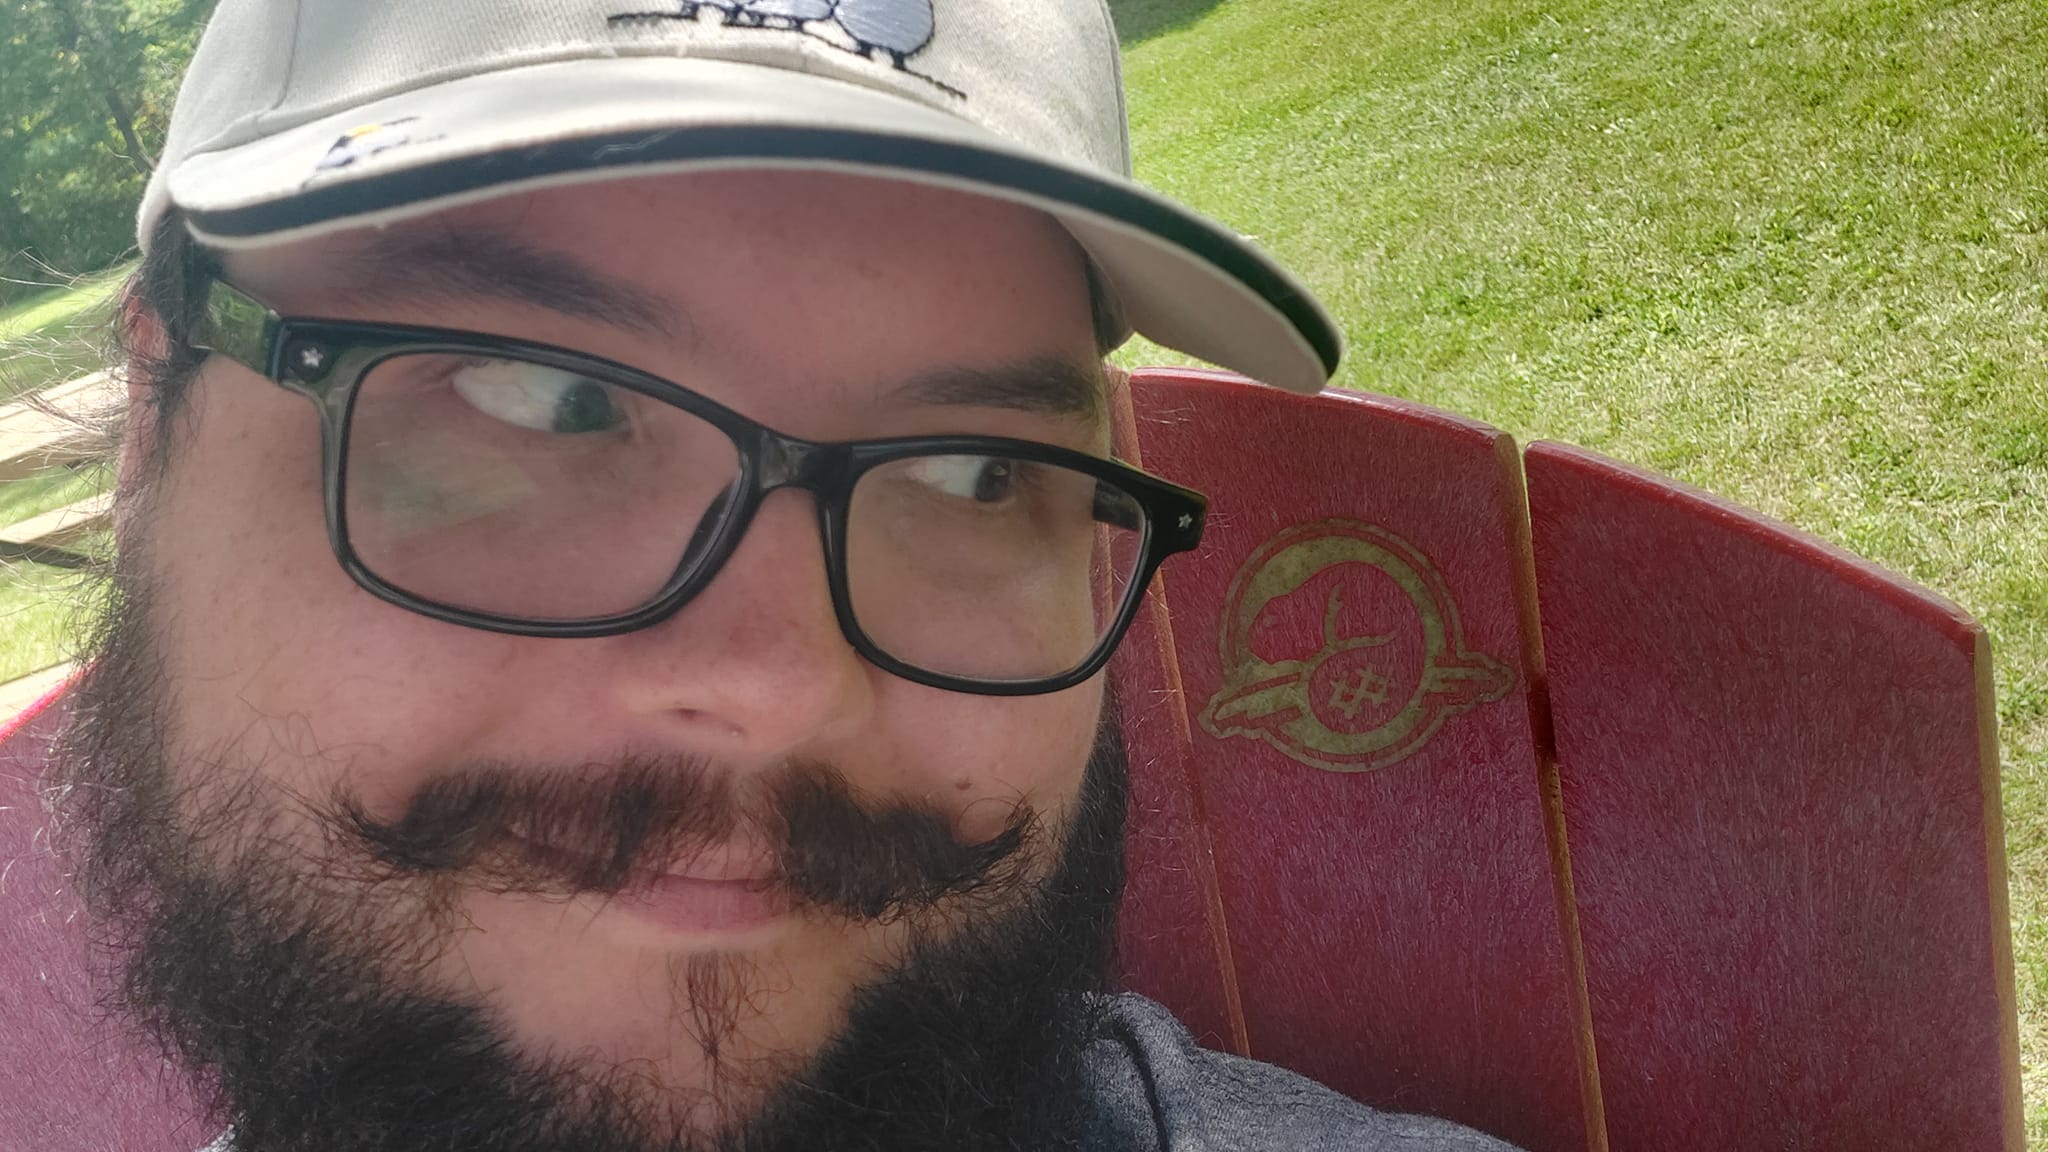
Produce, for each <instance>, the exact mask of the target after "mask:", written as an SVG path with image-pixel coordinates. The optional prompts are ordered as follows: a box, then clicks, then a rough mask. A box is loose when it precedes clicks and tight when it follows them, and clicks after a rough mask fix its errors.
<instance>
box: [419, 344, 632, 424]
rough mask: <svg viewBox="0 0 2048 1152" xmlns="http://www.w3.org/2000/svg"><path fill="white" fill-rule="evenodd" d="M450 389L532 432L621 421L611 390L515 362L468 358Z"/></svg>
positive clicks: (555, 370) (479, 408)
mask: <svg viewBox="0 0 2048 1152" xmlns="http://www.w3.org/2000/svg"><path fill="white" fill-rule="evenodd" d="M453 383H454V386H455V391H456V393H457V394H458V395H460V396H461V397H462V398H463V399H464V400H467V401H469V403H470V405H471V406H473V407H474V408H476V410H477V411H479V412H482V413H483V414H484V415H486V416H489V417H492V418H493V419H497V420H503V421H504V422H505V423H507V424H512V425H516V426H517V427H520V428H531V429H533V430H534V431H536V432H555V433H560V434H563V435H576V434H579V433H586V432H603V431H606V430H607V429H611V428H616V427H618V426H619V425H621V424H623V423H625V413H623V412H621V411H620V410H619V405H618V401H617V400H616V399H615V398H614V396H613V394H612V389H610V388H608V387H606V386H605V385H603V384H599V383H597V382H596V381H594V380H590V379H587V378H585V377H582V376H578V375H576V374H575V373H574V372H565V371H563V370H561V369H559V368H549V367H547V366H546V365H543V364H528V363H525V362H523V361H519V360H471V361H469V362H468V363H466V364H463V365H462V366H460V367H458V368H457V369H456V370H455V374H454V377H453Z"/></svg>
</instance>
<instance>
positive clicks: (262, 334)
mask: <svg viewBox="0 0 2048 1152" xmlns="http://www.w3.org/2000/svg"><path fill="white" fill-rule="evenodd" d="M283 323H284V321H283V319H282V318H280V317H279V316H278V314H277V313H275V312H272V311H271V310H270V309H268V308H265V307H264V306H263V305H261V304H259V303H257V302H256V301H255V300H252V299H250V298H249V297H248V296H246V295H244V294H243V293H242V291H241V290H240V289H238V288H236V287H235V286H234V285H232V284H230V283H228V282H227V281H225V280H215V281H214V282H213V286H212V288H210V289H209V290H208V291H207V296H206V320H205V326H204V327H203V328H202V329H201V330H200V331H199V333H198V335H197V337H196V338H195V339H194V341H193V344H194V346H195V347H197V348H199V349H201V350H203V351H207V352H212V353H215V354H217V355H220V356H225V357H227V358H228V359H230V360H233V361H234V362H235V363H237V364H240V365H242V366H243V367H244V368H247V369H249V370H250V371H252V372H255V373H256V374H257V375H259V376H267V377H269V378H270V379H273V380H275V379H277V365H276V363H275V362H274V361H275V359H276V353H277V331H278V328H279V327H280V326H281V325H282V324H283Z"/></svg>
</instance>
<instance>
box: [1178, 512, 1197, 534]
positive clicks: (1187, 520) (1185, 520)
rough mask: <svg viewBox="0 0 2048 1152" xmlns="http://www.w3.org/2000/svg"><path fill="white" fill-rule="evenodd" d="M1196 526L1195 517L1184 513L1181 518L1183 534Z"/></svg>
mask: <svg viewBox="0 0 2048 1152" xmlns="http://www.w3.org/2000/svg"><path fill="white" fill-rule="evenodd" d="M1194 526H1195V518H1194V517H1193V516H1189V515H1187V514H1185V513H1183V514H1182V515H1181V518H1180V530H1181V531H1183V532H1185V531H1187V530H1188V529H1190V528H1193V527H1194Z"/></svg>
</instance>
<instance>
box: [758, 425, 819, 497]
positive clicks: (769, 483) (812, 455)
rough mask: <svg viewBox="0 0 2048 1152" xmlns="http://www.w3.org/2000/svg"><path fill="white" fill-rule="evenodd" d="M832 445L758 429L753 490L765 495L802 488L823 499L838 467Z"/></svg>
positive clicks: (771, 430)
mask: <svg viewBox="0 0 2048 1152" xmlns="http://www.w3.org/2000/svg"><path fill="white" fill-rule="evenodd" d="M835 447H836V446H835V445H831V444H816V443H813V442H811V441H809V440H798V439H797V438H795V437H793V436H785V435H783V434H782V433H780V432H777V431H775V430H774V429H772V428H763V429H761V430H760V434H759V438H758V439H757V440H756V441H755V446H754V460H755V465H754V489H755V491H756V493H757V494H758V495H760V496H766V495H768V494H769V493H770V492H773V491H775V490H776V489H778V488H802V489H805V490H807V491H809V492H810V493H811V494H812V495H813V496H816V497H819V498H821V499H822V498H823V497H825V496H826V495H827V494H828V489H829V488H830V487H831V484H832V481H833V478H834V477H835V476H836V475H837V474H838V472H839V471H840V470H841V469H840V467H839V464H840V461H839V460H838V458H837V454H836V453H835V452H834V451H833V449H834V448H835Z"/></svg>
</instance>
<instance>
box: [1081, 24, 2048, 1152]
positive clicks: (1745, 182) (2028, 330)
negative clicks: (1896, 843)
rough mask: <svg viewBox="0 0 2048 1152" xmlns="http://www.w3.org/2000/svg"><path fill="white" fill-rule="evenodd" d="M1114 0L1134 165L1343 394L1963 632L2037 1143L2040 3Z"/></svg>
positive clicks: (2047, 33)
mask: <svg viewBox="0 0 2048 1152" xmlns="http://www.w3.org/2000/svg"><path fill="white" fill-rule="evenodd" d="M1112 6H1113V7H1114V8H1115V9H1116V10H1117V12H1118V14H1119V16H1120V18H1122V19H1123V21H1124V23H1123V27H1124V28H1125V29H1126V75H1127V77H1128V80H1129V84H1130V89H1131V116H1132V120H1133V144H1134V147H1135V149H1136V154H1137V167H1138V173H1139V176H1140V177H1141V178H1142V179H1144V180H1146V181H1147V182H1149V183H1151V184H1153V185H1155V186H1157V187H1160V188H1162V189H1164V190H1165V191H1167V192H1169V193H1171V194H1173V195H1175V196H1177V197H1179V198H1182V199H1184V200H1187V201H1189V202H1191V203H1193V204H1196V205H1198V206H1200V207H1202V208H1204V209H1206V210H1208V211H1210V212H1212V213H1214V214H1215V215H1217V216H1219V217H1221V218H1222V219H1223V220H1225V221H1227V222H1228V223H1230V224H1232V225H1234V226H1236V227H1237V228H1239V229H1241V230H1243V231H1245V232H1247V233H1250V234H1253V235H1255V236H1256V237H1257V238H1258V239H1259V240H1260V241H1261V242H1262V243H1264V244H1265V245H1266V246H1267V247H1268V248H1270V249H1271V250H1272V251H1274V252H1275V253H1277V254H1278V255H1279V256H1280V257H1281V258H1282V259H1284V260H1285V261H1286V262H1287V263H1288V264H1289V265H1290V266H1292V267H1293V268H1295V269H1296V270H1298V271H1299V272H1300V273H1301V274H1302V275H1303V276H1304V277H1305V278H1306V279H1307V280H1308V281H1309V282H1310V283H1311V284H1312V285H1313V286H1314V287H1315V289H1316V290H1317V291H1318V292H1319V293H1320V294H1321V295H1322V297H1323V299H1324V300H1325V301H1326V302H1327V303H1328V304H1329V305H1330V307H1331V308H1332V310H1333V311H1334V312H1335V313H1336V315H1337V317H1338V319H1339V321H1340V323H1341V325H1342V327H1343V328H1344V330H1345V332H1346V333H1347V334H1348V335H1349V337H1350V340H1351V349H1350V358H1349V360H1348V361H1347V363H1346V365H1345V368H1344V370H1343V374H1342V376H1341V377H1340V382H1341V383H1342V384H1343V385H1345V386H1347V387H1354V388H1363V389H1369V390H1372V391H1377V392H1385V393H1391V394H1394V395H1400V396H1407V397H1413V398H1415V399H1419V400H1422V401H1426V402H1428V403H1432V404H1437V405H1441V406H1443V407H1446V408H1450V409H1453V410H1455V411H1458V412H1461V413H1465V414H1467V415H1472V416H1476V417H1479V418H1481V419H1485V420H1489V421H1491V422H1493V423H1496V424H1498V425H1500V426H1502V427H1504V428H1506V429H1508V430H1510V431H1512V432H1514V433H1516V434H1518V435H1519V436H1522V437H1524V438H1536V437H1552V438H1557V439H1562V440H1568V441H1572V442H1574V443H1579V444H1584V445H1588V446H1590V447H1593V448H1596V449H1599V450H1600V451H1603V452H1606V453H1609V454H1611V455H1614V456H1618V457H1620V458H1622V459H1625V460H1629V461H1633V462H1635V463H1638V464H1642V465H1646V466H1648V467H1651V468H1655V469H1657V470H1659V471H1662V472H1666V473H1669V474H1671V475H1674V476H1676V477H1679V478H1680V479H1683V480H1686V481H1690V482H1692V483H1696V484H1699V485H1701V486H1703V487H1706V488H1709V489H1712V490H1713V491H1715V492H1717V493H1720V494H1722V495H1724V496H1727V497H1730V498H1732V499H1735V500H1737V501H1740V502H1742V503H1744V504H1748V505H1750V506H1752V507H1755V508H1759V509H1762V510H1763V511H1766V512H1768V513H1771V514H1772V515H1775V516H1779V517H1782V518H1784V519H1786V520H1789V521H1791V522H1793V523H1795V524H1798V525H1800V526H1802V527H1804V528H1807V529H1809V530H1812V531H1814V532H1817V533H1819V534H1820V535H1823V536H1825V537H1828V538H1829V539H1832V540H1835V541H1838V542H1840V543H1842V544H1845V545H1847V546H1848V547H1850V548H1853V549H1855V550H1856V551H1858V552H1860V553H1862V554H1864V555H1866V556H1869V557H1871V558H1873V559H1875V560H1877V561H1879V562H1881V563H1883V564H1885V565H1887V566H1889V567H1891V568H1893V569H1896V570H1898V571H1900V572H1903V573H1906V574H1907V575H1909V576H1911V577H1913V578H1914V579H1916V580H1919V581H1921V582H1923V583H1926V584H1928V585H1930V586H1932V587H1934V588H1936V589H1938V590H1940V591H1941V592H1943V593H1945V594H1947V595H1948V596H1950V597H1952V598H1953V599H1955V600H1957V601H1958V602H1960V603H1961V604H1962V605H1963V606H1964V607H1966V608H1967V609H1969V610H1970V611H1971V612H1972V613H1974V614H1975V615H1976V616H1977V618H1978V619H1980V620H1982V621H1984V622H1985V624H1986V625H1987V626H1988V627H1989V628H1990V630H1991V632H1992V635H1993V637H1994V638H1995V643H1996V646H1997V672H1998V690H1999V696H2000V700H1999V713H2000V721H2001V728H2002V732H2003V739H2004V749H2003V750H2004V756H2005V766H2006V767H2005V808H2006V819H2007V829H2008V832H2007V836H2008V845H2009V850H2010V856H2011V865H2012V893H2013V929H2014V933H2015V943H2016V951H2017V953H2018V969H2019V971H2018V979H2019V995H2020V1013H2021V1043H2022V1062H2023V1065H2024V1068H2025V1086H2026V1094H2027V1112H2028V1128H2029V1132H2030V1134H2031V1138H2032V1140H2034V1141H2035V1142H2036V1143H2039V1142H2042V1141H2044V1140H2048V363H2044V360H2043V352H2044V345H2048V327H2044V305H2048V7H2044V6H2042V5H2039V4H2036V3H2029V2H2017V0H2015V2H2003V3H2001V2H1995V0H1978V2H1961V3H1957V2H1938V0H1904V2H1898V0H1814V2H1810V3H1804V4H1786V3H1778V2H1758V0H1608V2H1576V3H1573V2H1564V3H1542V4H1538V3H1534V2H1520V0H1466V2H1464V3H1460V4H1443V3H1440V2H1437V0H1373V2H1372V3H1361V2H1360V0H1223V2H1217V0H1113V3H1112ZM1137 356H1138V358H1141V359H1172V357H1170V356H1169V355H1167V354H1164V353H1160V352H1158V351H1157V350H1155V349H1144V350H1141V351H1140V352H1139V353H1137Z"/></svg>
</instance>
